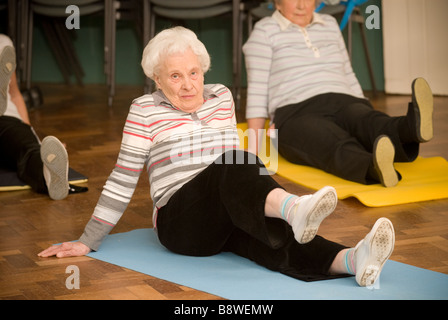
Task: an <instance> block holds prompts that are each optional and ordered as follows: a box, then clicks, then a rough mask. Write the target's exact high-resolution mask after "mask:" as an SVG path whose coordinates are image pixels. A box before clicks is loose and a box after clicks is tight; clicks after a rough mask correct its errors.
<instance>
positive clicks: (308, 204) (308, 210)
mask: <svg viewBox="0 0 448 320" xmlns="http://www.w3.org/2000/svg"><path fill="white" fill-rule="evenodd" d="M337 202H338V197H337V194H336V190H335V189H334V188H333V187H328V186H327V187H324V188H322V189H320V190H319V191H317V192H316V193H314V194H312V195H306V196H302V197H299V199H298V200H297V201H296V203H295V204H294V205H293V207H292V208H291V210H294V211H295V212H293V213H292V214H294V218H293V220H292V223H291V226H292V230H293V231H294V237H295V239H296V240H297V242H298V243H300V244H304V243H308V242H310V241H311V240H313V239H314V237H315V235H316V233H317V229H319V226H320V224H321V222H322V221H323V220H324V219H325V218H326V217H328V216H329V215H330V214H331V213H332V212H333V211H334V209H335V208H336V205H337Z"/></svg>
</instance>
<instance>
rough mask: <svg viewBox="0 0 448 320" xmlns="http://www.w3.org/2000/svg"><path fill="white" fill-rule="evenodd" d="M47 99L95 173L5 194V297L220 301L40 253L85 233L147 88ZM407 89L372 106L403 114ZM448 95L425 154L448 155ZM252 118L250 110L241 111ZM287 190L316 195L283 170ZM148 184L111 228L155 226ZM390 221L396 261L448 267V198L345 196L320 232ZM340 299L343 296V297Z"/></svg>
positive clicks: (54, 88) (82, 167)
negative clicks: (73, 281) (65, 187)
mask: <svg viewBox="0 0 448 320" xmlns="http://www.w3.org/2000/svg"><path fill="white" fill-rule="evenodd" d="M40 88H41V90H42V92H43V95H44V99H45V101H44V105H43V106H42V107H40V108H39V109H36V110H34V111H32V112H31V115H30V116H31V121H32V123H33V124H34V126H35V129H36V131H37V133H38V134H39V135H40V136H41V138H43V137H44V136H46V135H55V136H57V137H59V138H60V139H61V141H63V142H64V143H66V145H67V150H68V154H69V157H70V166H71V167H72V168H74V169H76V170H78V171H80V172H82V173H83V174H85V175H87V176H88V177H89V182H88V184H87V186H88V187H89V191H88V192H87V193H82V194H76V195H70V196H69V197H68V198H67V199H65V200H62V201H52V200H50V199H49V198H48V197H47V196H45V195H40V194H36V193H34V192H32V191H15V192H2V193H1V194H0V298H1V299H13V300H17V299H169V300H175V299H188V300H195V299H221V298H220V297H216V296H213V295H210V294H208V293H204V292H200V291H197V290H193V289H191V288H187V287H184V286H180V285H177V284H173V283H170V282H167V281H163V280H160V279H157V278H154V277H151V276H148V275H143V274H140V273H137V272H134V271H130V270H127V269H125V268H121V267H118V266H114V265H111V264H108V263H104V262H101V261H97V260H94V259H91V258H88V257H80V258H67V259H57V258H39V257H37V253H38V252H40V251H41V250H42V249H44V248H46V247H47V246H49V245H51V244H53V243H58V242H62V241H68V240H75V239H78V237H79V236H80V235H81V233H82V231H83V228H84V226H85V224H86V222H87V221H88V220H89V218H90V216H91V214H92V211H93V208H94V207H95V204H96V201H97V200H98V197H99V195H100V192H101V190H102V186H103V184H104V183H105V181H106V179H107V177H108V175H109V173H110V171H111V170H112V168H113V166H114V164H115V160H116V156H117V154H118V150H119V146H120V140H121V130H122V127H123V124H124V120H125V118H126V115H127V110H128V107H129V105H130V103H131V101H132V99H133V98H135V97H137V96H139V95H141V93H142V88H139V87H119V88H117V95H116V98H115V100H114V105H113V106H112V107H111V108H109V107H107V104H106V101H107V92H106V88H105V87H103V86H95V85H86V86H85V87H83V88H81V87H77V86H72V87H70V86H65V85H48V84H47V85H44V84H42V85H40ZM408 101H409V97H408V96H384V95H380V96H379V97H376V98H372V102H373V104H374V106H375V107H376V108H378V109H381V110H383V111H386V112H388V113H389V114H391V115H401V114H404V113H405V111H406V108H407V103H408ZM447 105H448V97H436V99H435V117H434V118H435V138H434V139H433V140H432V141H431V142H429V143H427V144H424V145H422V146H421V155H422V156H427V157H429V156H443V157H445V158H446V159H448V108H447ZM238 119H239V120H240V121H241V120H244V116H242V115H238ZM275 179H276V180H278V181H280V182H281V183H282V184H283V185H284V186H285V187H286V189H287V190H288V191H290V192H294V193H298V194H303V193H308V192H311V190H308V189H306V188H304V187H300V186H297V185H294V184H293V183H290V182H288V181H287V180H285V179H283V178H280V177H277V176H275ZM151 207H152V203H151V200H150V198H149V185H148V179H147V176H146V175H144V176H143V177H142V178H141V179H140V182H139V185H138V188H137V190H136V192H135V195H134V198H133V200H132V201H131V203H130V205H129V208H128V209H127V211H126V212H125V214H124V216H123V218H122V219H121V220H120V222H119V223H118V225H117V226H116V227H115V229H114V230H113V232H114V233H115V232H125V231H130V230H133V229H136V228H145V227H152V225H151ZM382 216H385V217H388V218H389V219H391V220H392V222H393V223H394V226H395V230H396V246H395V251H394V253H393V255H392V258H391V259H393V260H395V261H399V262H403V263H406V264H410V265H414V266H417V267H421V268H425V269H430V270H433V271H437V272H442V273H445V274H448V199H446V200H438V201H428V202H421V203H414V204H406V205H399V206H392V207H384V208H368V207H365V206H364V205H362V204H360V203H359V202H358V201H357V200H355V199H347V200H343V201H340V202H339V204H338V207H337V208H336V211H335V213H334V214H333V215H331V216H330V217H329V218H327V219H326V220H325V222H324V223H323V224H322V226H321V228H320V231H319V234H321V235H323V236H325V237H326V238H328V239H330V240H334V241H337V242H341V243H343V244H345V245H348V246H352V245H355V244H356V243H357V242H358V241H359V240H360V239H361V238H363V237H364V235H365V234H366V233H367V232H368V231H369V230H370V228H371V226H372V225H373V223H374V222H375V220H376V219H378V218H379V217H382ZM69 265H76V266H78V268H79V270H80V276H81V277H80V279H81V282H80V289H72V290H70V289H67V287H66V285H65V281H66V279H67V277H68V276H69V275H70V274H68V273H66V268H67V266H69ZM335 298H337V297H335Z"/></svg>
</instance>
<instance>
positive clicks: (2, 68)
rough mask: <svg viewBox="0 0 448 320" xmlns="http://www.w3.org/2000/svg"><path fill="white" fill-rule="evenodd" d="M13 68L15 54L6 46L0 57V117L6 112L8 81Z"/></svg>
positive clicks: (12, 49) (14, 66)
mask: <svg viewBox="0 0 448 320" xmlns="http://www.w3.org/2000/svg"><path fill="white" fill-rule="evenodd" d="M15 68H16V53H15V51H14V48H13V47H11V46H6V47H5V48H4V49H3V51H2V53H1V55H0V116H2V115H3V114H4V113H5V111H6V103H7V94H8V87H9V81H10V79H11V75H12V73H13V72H14V70H15Z"/></svg>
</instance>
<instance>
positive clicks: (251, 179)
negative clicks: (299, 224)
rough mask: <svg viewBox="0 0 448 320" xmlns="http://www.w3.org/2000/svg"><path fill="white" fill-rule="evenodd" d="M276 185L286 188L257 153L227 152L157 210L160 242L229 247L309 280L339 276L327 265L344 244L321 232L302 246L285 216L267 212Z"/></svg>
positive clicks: (202, 251) (174, 246)
mask: <svg viewBox="0 0 448 320" xmlns="http://www.w3.org/2000/svg"><path fill="white" fill-rule="evenodd" d="M243 158H244V161H239V163H238V162H237V161H238V160H240V159H243ZM229 159H233V161H229ZM241 162H244V163H241ZM275 188H282V187H281V186H280V185H279V184H278V183H277V182H276V181H275V180H274V179H272V177H271V176H269V175H268V174H267V172H266V169H265V167H264V165H263V164H262V163H261V161H260V160H259V159H258V158H257V157H255V156H254V155H252V154H250V153H246V152H243V151H229V152H227V153H225V154H223V155H222V156H220V157H219V158H218V159H217V160H215V162H214V163H212V164H210V165H209V166H208V167H207V168H206V169H204V170H203V171H202V172H201V173H200V174H198V175H197V176H196V177H195V178H194V179H192V180H191V181H190V182H188V183H186V184H185V185H184V186H182V188H181V189H179V190H178V191H177V192H176V193H175V194H174V195H173V196H172V197H171V198H170V200H169V201H168V203H167V204H166V205H165V206H164V207H162V208H160V209H159V211H158V215H157V232H158V236H159V239H160V242H161V243H162V244H163V245H164V246H165V247H167V248H168V249H169V250H171V251H173V252H176V253H179V254H184V255H191V256H209V255H214V254H217V253H219V252H222V251H230V252H233V253H235V254H237V255H240V256H242V257H245V258H248V259H251V260H253V261H255V262H256V263H258V264H260V265H262V266H264V267H266V268H268V269H271V270H274V271H279V272H281V273H284V274H286V275H289V276H291V277H294V278H297V279H300V280H305V281H314V280H323V279H329V278H335V277H338V276H331V275H329V274H328V270H329V268H330V266H331V263H332V262H333V260H334V258H335V256H336V255H337V253H338V252H339V251H340V250H342V249H344V248H345V247H344V246H342V245H339V244H336V243H334V242H331V241H328V240H326V239H324V238H322V237H320V236H316V237H315V238H314V240H312V241H311V242H309V243H307V244H303V245H301V244H299V243H298V242H297V241H296V240H295V239H294V235H293V232H292V229H291V227H290V226H289V225H288V224H287V223H286V222H285V221H283V220H282V219H276V218H269V217H265V212H264V206H265V201H266V197H267V195H268V193H269V192H270V191H272V190H273V189H275Z"/></svg>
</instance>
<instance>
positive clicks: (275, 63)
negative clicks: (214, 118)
mask: <svg viewBox="0 0 448 320" xmlns="http://www.w3.org/2000/svg"><path fill="white" fill-rule="evenodd" d="M275 5H276V8H277V10H276V11H275V12H274V13H273V15H272V16H271V17H266V18H264V19H262V20H260V21H259V22H257V24H256V25H255V27H254V30H253V32H252V33H251V35H250V37H249V39H248V41H247V42H246V43H245V45H244V47H243V51H244V54H245V59H246V67H247V78H248V89H247V90H248V93H247V95H248V97H247V108H246V118H247V122H248V126H249V128H251V129H253V130H259V129H264V126H265V121H266V119H267V118H269V119H270V122H271V128H275V129H277V136H276V139H277V143H278V152H279V154H280V155H282V156H283V157H284V158H285V159H286V160H288V161H289V162H292V163H296V164H301V165H307V166H311V167H315V168H318V169H321V170H324V171H326V172H328V173H331V174H334V175H336V176H339V177H341V178H343V179H347V180H350V181H355V182H358V183H362V184H372V183H381V184H382V185H383V186H385V187H393V186H395V185H396V184H397V183H398V181H399V180H400V179H401V176H400V174H399V173H398V172H397V171H396V170H395V168H394V162H411V161H414V160H415V159H416V158H417V156H418V153H419V145H420V143H421V142H426V141H429V140H431V138H432V136H433V126H432V113H433V98H432V92H431V89H430V88H429V86H428V84H427V82H426V81H425V80H424V79H422V78H418V79H416V80H414V82H413V83H412V102H410V103H409V105H408V112H407V114H406V116H401V117H390V116H388V115H386V114H385V113H382V112H380V111H377V110H374V109H373V107H372V105H371V104H370V102H369V101H368V100H367V99H365V97H364V95H363V92H362V89H361V86H360V85H359V82H358V80H357V79H356V76H355V74H354V73H353V70H352V66H351V64H350V61H349V57H348V54H347V50H346V47H345V42H344V39H343V37H342V34H341V31H340V29H339V26H338V24H337V22H336V20H335V19H334V18H333V17H332V16H330V15H326V14H318V13H315V12H314V10H315V7H316V0H275ZM253 146H254V148H253V149H252V150H251V151H253V152H254V153H257V146H256V144H253Z"/></svg>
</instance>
